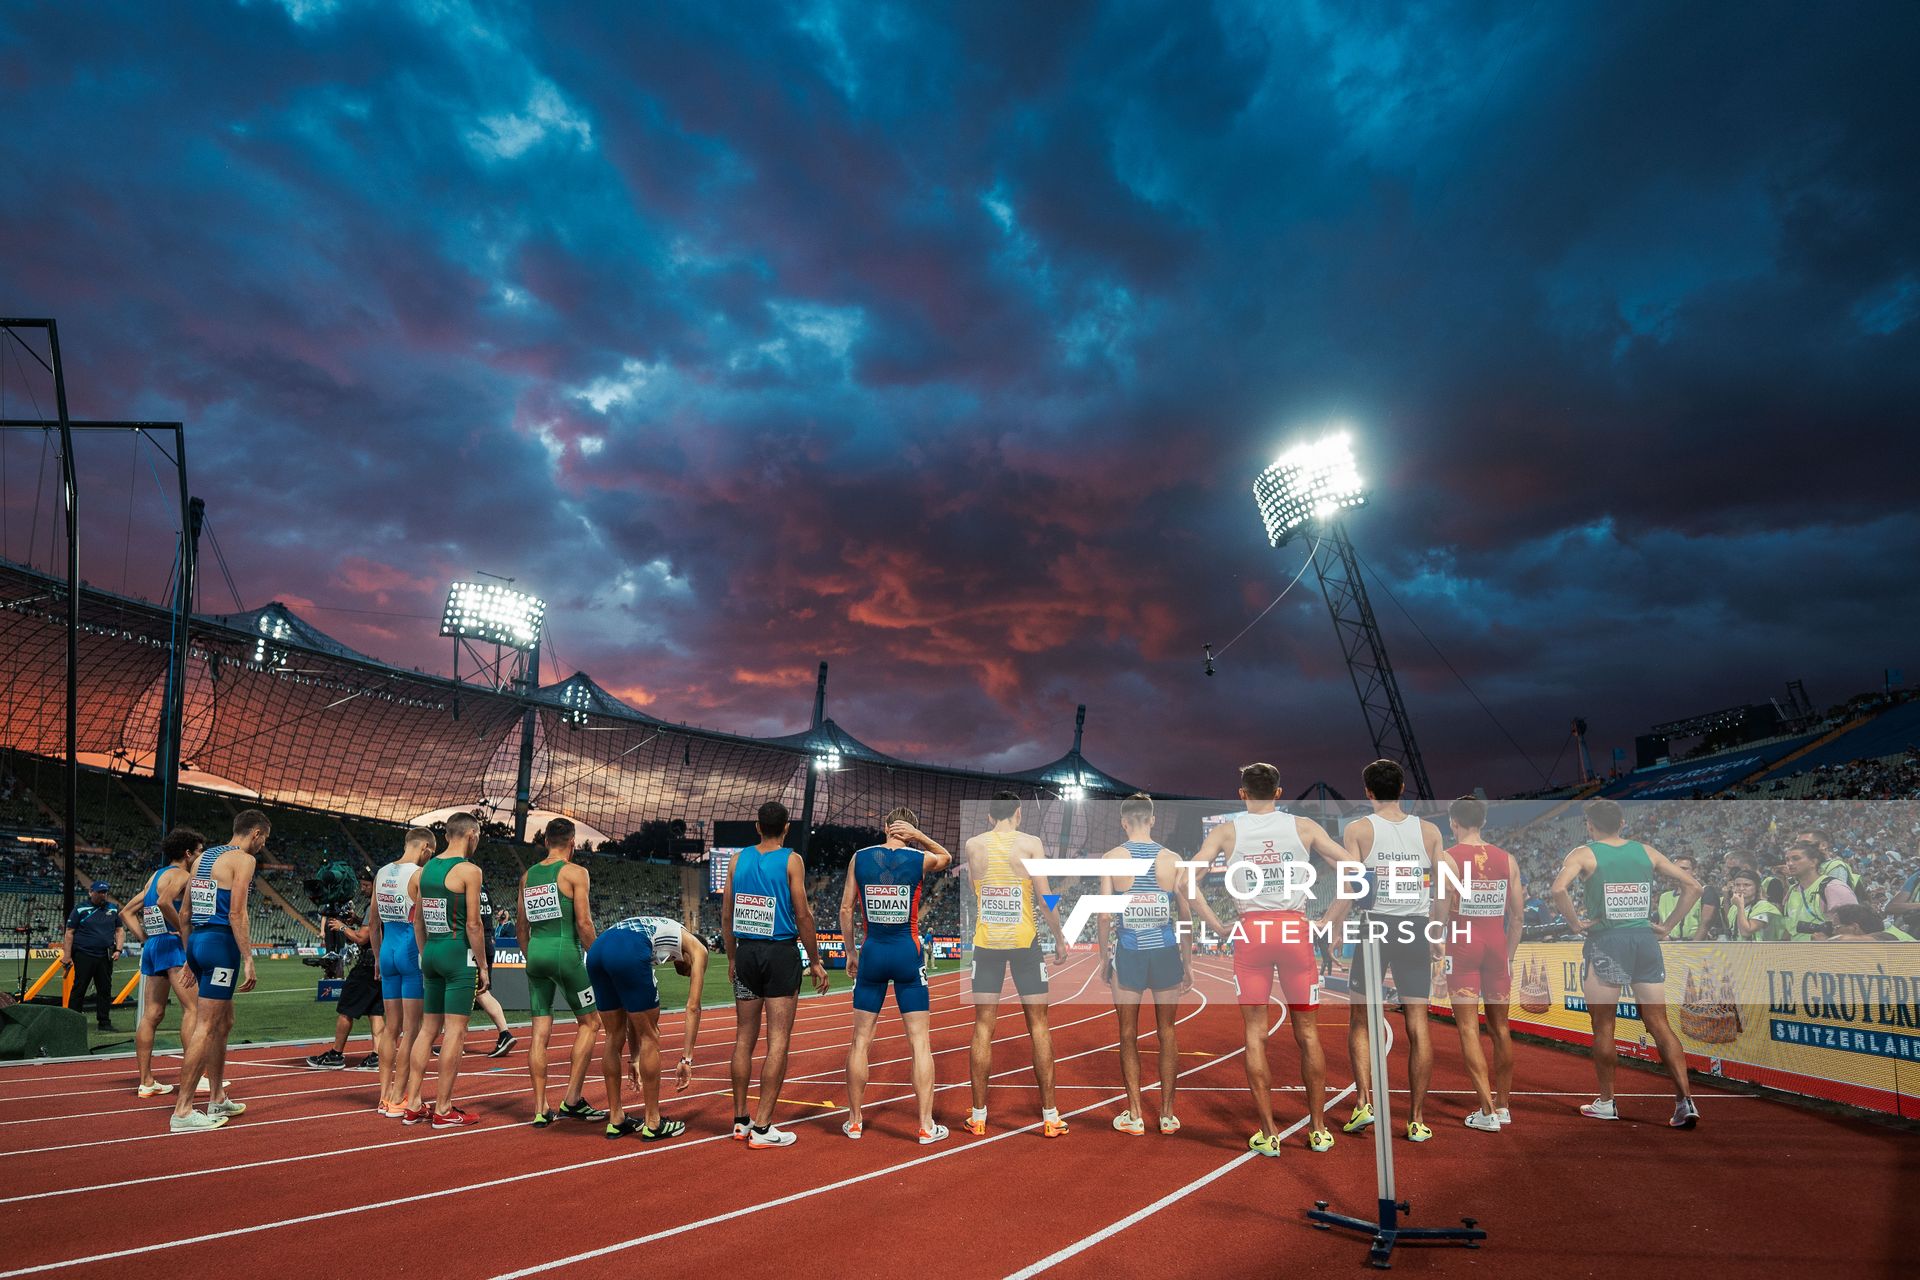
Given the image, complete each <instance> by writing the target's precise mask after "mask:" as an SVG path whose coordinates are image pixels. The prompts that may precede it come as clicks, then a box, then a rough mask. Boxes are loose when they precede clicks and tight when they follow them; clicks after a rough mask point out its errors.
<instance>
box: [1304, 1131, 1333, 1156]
mask: <svg viewBox="0 0 1920 1280" xmlns="http://www.w3.org/2000/svg"><path fill="white" fill-rule="evenodd" d="M1307 1150H1309V1151H1321V1152H1326V1151H1331V1150H1333V1132H1332V1131H1331V1130H1328V1129H1315V1130H1314V1131H1313V1132H1311V1133H1309V1134H1308V1135H1307Z"/></svg>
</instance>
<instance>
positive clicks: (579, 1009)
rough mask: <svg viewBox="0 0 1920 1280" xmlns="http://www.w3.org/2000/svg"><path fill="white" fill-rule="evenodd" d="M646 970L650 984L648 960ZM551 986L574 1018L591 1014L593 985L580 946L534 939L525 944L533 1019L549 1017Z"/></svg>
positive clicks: (571, 940)
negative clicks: (555, 989) (556, 990)
mask: <svg viewBox="0 0 1920 1280" xmlns="http://www.w3.org/2000/svg"><path fill="white" fill-rule="evenodd" d="M648 966H649V973H648V981H652V973H651V966H652V961H651V960H649V961H648ZM555 984H558V985H559V988H560V994H561V995H562V996H563V997H565V998H566V1001H567V1008H569V1009H571V1010H572V1011H573V1013H574V1015H575V1016H576V1017H577V1016H579V1015H580V1014H582V1013H590V1012H592V1010H593V1004H594V996H593V984H592V982H591V981H590V980H589V979H588V977H587V962H586V960H585V959H584V958H582V956H581V955H580V944H579V943H577V942H575V941H574V940H573V939H571V938H534V939H533V940H532V941H530V942H529V943H528V944H527V1007H528V1008H529V1009H531V1010H532V1012H533V1016H534V1017H536V1018H551V1017H552V1016H553V989H554V986H555ZM655 1003H656V1004H657V1003H659V1002H658V1001H657V1000H656V1001H655ZM629 1007H631V1006H629Z"/></svg>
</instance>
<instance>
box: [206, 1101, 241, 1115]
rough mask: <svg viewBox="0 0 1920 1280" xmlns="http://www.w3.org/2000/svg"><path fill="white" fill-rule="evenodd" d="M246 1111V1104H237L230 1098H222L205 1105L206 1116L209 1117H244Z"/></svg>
mask: <svg viewBox="0 0 1920 1280" xmlns="http://www.w3.org/2000/svg"><path fill="white" fill-rule="evenodd" d="M246 1110H247V1104H246V1103H244V1102H237V1101H235V1100H234V1099H232V1098H222V1099H220V1101H218V1102H209V1103H208V1104H207V1114H208V1115H210V1116H238V1115H245V1114H246Z"/></svg>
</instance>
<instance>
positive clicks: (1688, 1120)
mask: <svg viewBox="0 0 1920 1280" xmlns="http://www.w3.org/2000/svg"><path fill="white" fill-rule="evenodd" d="M1699 1123H1700V1108H1698V1107H1696V1106H1694V1105H1693V1099H1692V1098H1680V1099H1678V1100H1676V1101H1675V1102H1674V1104H1673V1119H1671V1120H1669V1121H1667V1124H1668V1126H1669V1127H1670V1128H1674V1129H1691V1128H1693V1126H1695V1125H1697V1124H1699Z"/></svg>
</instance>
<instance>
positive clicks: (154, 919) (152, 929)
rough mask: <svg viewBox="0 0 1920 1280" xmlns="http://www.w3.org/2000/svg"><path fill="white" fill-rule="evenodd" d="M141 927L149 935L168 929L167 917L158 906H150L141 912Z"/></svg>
mask: <svg viewBox="0 0 1920 1280" xmlns="http://www.w3.org/2000/svg"><path fill="white" fill-rule="evenodd" d="M140 928H141V929H142V930H143V931H144V932H145V933H146V934H147V935H148V936H149V937H151V936H152V935H154V934H156V933H165V932H166V931H167V917H166V915H165V913H164V912H162V911H161V910H160V908H158V907H148V908H146V909H145V910H144V911H142V912H141V913H140Z"/></svg>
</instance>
